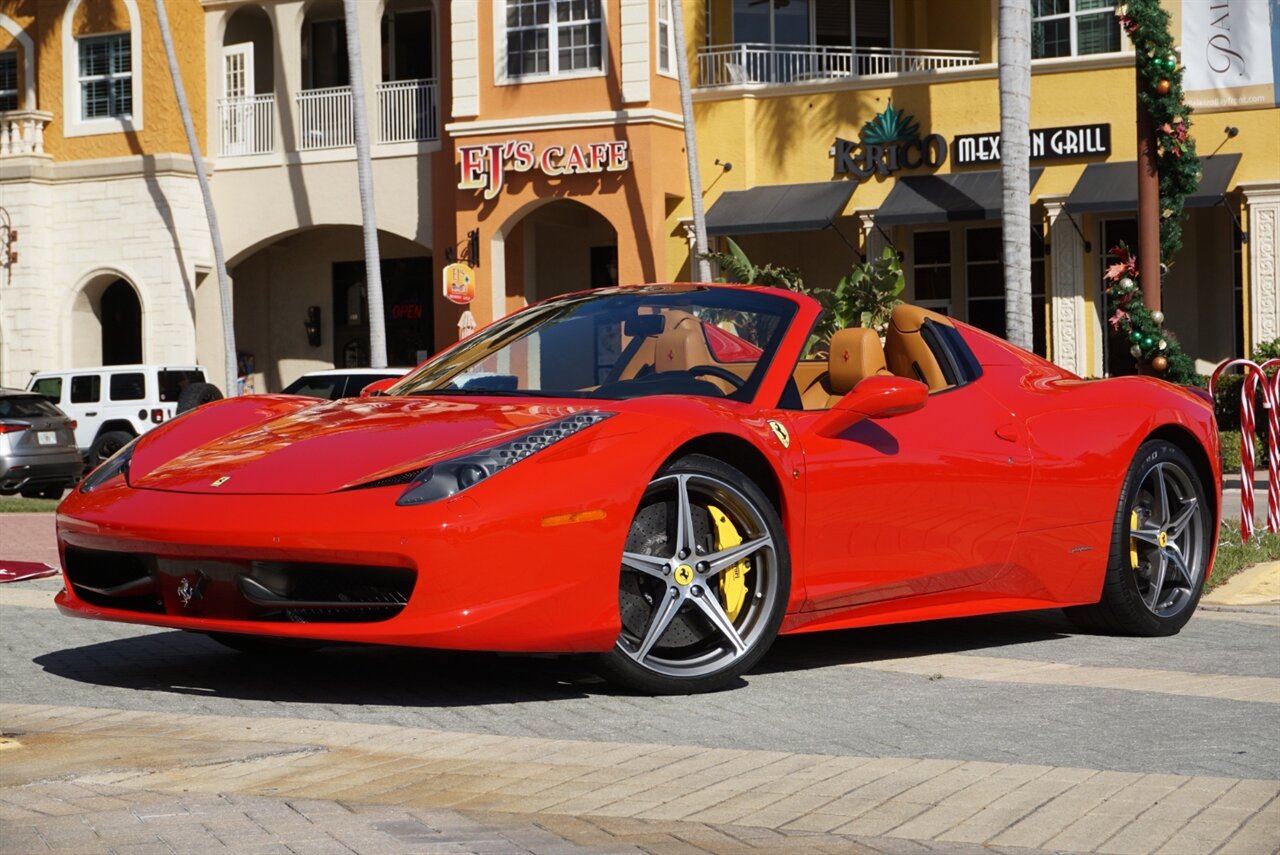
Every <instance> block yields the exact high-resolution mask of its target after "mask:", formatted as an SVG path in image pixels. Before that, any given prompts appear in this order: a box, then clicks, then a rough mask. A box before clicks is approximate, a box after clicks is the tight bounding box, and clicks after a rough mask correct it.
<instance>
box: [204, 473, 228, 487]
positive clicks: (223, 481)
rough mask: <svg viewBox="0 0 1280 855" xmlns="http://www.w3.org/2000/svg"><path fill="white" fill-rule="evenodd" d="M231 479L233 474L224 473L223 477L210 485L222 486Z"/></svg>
mask: <svg viewBox="0 0 1280 855" xmlns="http://www.w3.org/2000/svg"><path fill="white" fill-rule="evenodd" d="M230 480H231V476H230V475H223V476H222V477H221V478H218V479H216V480H215V481H214V482H213V483H212V484H210V485H209V486H210V487H221V486H222V485H223V484H225V483H227V482H228V481H230Z"/></svg>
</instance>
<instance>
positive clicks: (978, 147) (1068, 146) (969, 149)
mask: <svg viewBox="0 0 1280 855" xmlns="http://www.w3.org/2000/svg"><path fill="white" fill-rule="evenodd" d="M952 148H953V149H955V160H956V166H972V165H974V164H975V163H999V162H1000V134H999V132H996V133H990V134H961V135H960V136H958V137H956V138H955V139H954V140H953V142H952ZM1099 154H1101V155H1108V154H1111V125H1109V124H1101V125H1073V126H1071V127H1063V128H1036V129H1034V130H1032V131H1031V159H1032V160H1060V159H1062V158H1066V157H1091V156H1093V155H1099Z"/></svg>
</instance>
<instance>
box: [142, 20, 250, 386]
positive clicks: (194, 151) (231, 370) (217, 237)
mask: <svg viewBox="0 0 1280 855" xmlns="http://www.w3.org/2000/svg"><path fill="white" fill-rule="evenodd" d="M155 3H156V19H157V20H158V21H159V25H160V39H161V41H163V42H164V53H165V57H166V58H167V59H168V60H169V77H170V78H171V79H172V81H173V92H174V94H175V95H176V96H177V98H178V112H179V113H181V114H182V129H183V130H184V131H186V133H187V148H189V149H190V150H191V159H192V160H193V161H194V162H195V166H196V180H197V181H198V182H199V183H200V195H201V197H203V199H204V215H205V218H206V219H207V220H208V221H209V239H210V241H211V242H212V243H213V265H214V270H215V271H216V273H217V276H218V299H219V302H220V303H221V308H222V348H223V350H224V351H225V354H224V355H225V357H226V363H225V366H224V367H225V369H226V372H227V379H226V390H225V391H226V393H227V395H236V394H238V393H239V389H238V383H237V382H236V380H237V377H238V374H239V371H238V370H237V367H236V327H235V318H234V316H233V315H232V313H231V312H232V306H231V280H230V278H229V277H228V276H227V259H226V256H225V255H224V254H223V252H222V232H221V231H220V230H219V229H218V213H217V211H215V210H214V208H213V193H211V192H210V190H209V176H208V174H206V173H205V170H204V155H203V154H201V152H200V141H199V140H198V139H196V126H195V123H194V122H192V121H191V106H190V105H189V104H188V103H187V90H186V87H184V86H183V85H182V71H181V69H179V68H178V57H177V55H176V54H175V53H174V50H173V33H171V32H170V31H169V15H168V13H167V11H166V10H165V6H164V0H155Z"/></svg>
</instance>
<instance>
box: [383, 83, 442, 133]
mask: <svg viewBox="0 0 1280 855" xmlns="http://www.w3.org/2000/svg"><path fill="white" fill-rule="evenodd" d="M436 103H437V87H436V81H435V80H392V81H387V82H385V83H379V84H378V142H383V143H398V142H422V141H427V140H437V139H439V138H440V135H439V130H438V128H437V126H436V115H437V113H436Z"/></svg>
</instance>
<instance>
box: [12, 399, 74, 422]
mask: <svg viewBox="0 0 1280 855" xmlns="http://www.w3.org/2000/svg"><path fill="white" fill-rule="evenodd" d="M60 415H62V411H61V410H59V409H58V408H57V407H55V406H54V405H53V404H50V403H49V402H48V401H46V400H45V399H44V398H41V397H39V396H37V395H6V396H5V397H3V398H0V419H47V418H53V417H56V416H60Z"/></svg>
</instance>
